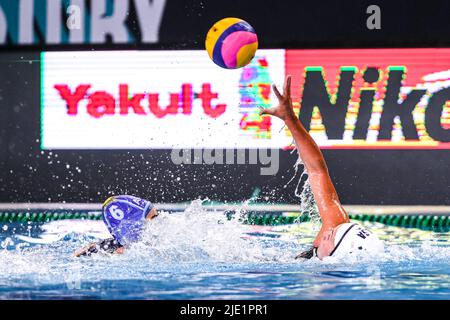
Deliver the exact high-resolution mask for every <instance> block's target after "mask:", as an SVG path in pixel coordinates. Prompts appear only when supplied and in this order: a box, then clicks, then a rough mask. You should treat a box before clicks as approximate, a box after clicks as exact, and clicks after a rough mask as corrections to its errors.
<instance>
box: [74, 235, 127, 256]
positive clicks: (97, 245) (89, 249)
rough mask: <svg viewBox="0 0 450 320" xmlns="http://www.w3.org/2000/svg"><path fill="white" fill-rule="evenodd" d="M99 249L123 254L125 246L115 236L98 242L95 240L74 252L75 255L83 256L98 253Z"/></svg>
mask: <svg viewBox="0 0 450 320" xmlns="http://www.w3.org/2000/svg"><path fill="white" fill-rule="evenodd" d="M99 251H102V252H105V253H118V254H121V253H123V251H124V247H123V246H122V245H121V244H120V243H119V242H117V241H116V240H114V238H108V239H105V240H101V241H98V242H93V243H91V244H89V245H87V246H86V247H84V248H81V249H79V250H77V251H75V253H74V254H73V255H74V256H75V257H81V256H90V255H91V254H93V253H97V252H99Z"/></svg>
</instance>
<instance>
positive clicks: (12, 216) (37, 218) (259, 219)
mask: <svg viewBox="0 0 450 320" xmlns="http://www.w3.org/2000/svg"><path fill="white" fill-rule="evenodd" d="M226 215H227V217H228V218H229V219H231V218H232V217H233V216H234V212H228V213H227V214H226ZM349 217H350V219H352V220H357V221H368V222H378V223H382V224H385V225H388V226H395V227H403V228H417V229H421V230H428V231H436V232H448V231H450V215H433V214H430V215H425V214H420V215H419V214H417V215H415V214H408V215H402V214H383V215H381V214H379V215H374V214H350V215H349ZM101 219H102V215H101V212H99V211H81V210H80V211H68V210H66V211H60V210H57V211H36V212H32V211H17V210H14V211H13V210H11V211H2V212H0V223H27V222H49V221H56V220H101ZM239 219H240V221H242V222H243V223H244V224H250V225H261V226H278V225H288V224H294V223H302V222H308V221H310V220H311V218H310V217H309V216H308V215H302V214H300V213H299V212H247V213H244V214H241V215H240V218H239Z"/></svg>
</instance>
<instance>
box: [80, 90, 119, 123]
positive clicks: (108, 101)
mask: <svg viewBox="0 0 450 320" xmlns="http://www.w3.org/2000/svg"><path fill="white" fill-rule="evenodd" d="M115 106H116V101H115V100H114V97H113V96H112V95H110V94H109V93H107V92H105V91H96V92H94V93H93V94H91V95H90V96H89V103H88V105H87V112H88V113H89V114H90V115H91V116H93V117H94V118H100V117H101V116H103V115H105V114H111V115H112V114H114V108H115Z"/></svg>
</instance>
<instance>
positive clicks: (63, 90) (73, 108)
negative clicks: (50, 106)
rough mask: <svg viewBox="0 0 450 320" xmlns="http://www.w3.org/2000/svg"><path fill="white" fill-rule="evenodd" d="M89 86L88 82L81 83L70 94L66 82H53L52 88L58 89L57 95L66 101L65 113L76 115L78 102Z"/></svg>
mask: <svg viewBox="0 0 450 320" xmlns="http://www.w3.org/2000/svg"><path fill="white" fill-rule="evenodd" d="M90 87H91V85H89V84H81V85H79V86H78V87H77V88H76V89H75V92H74V93H73V94H72V93H71V92H70V89H69V86H68V85H66V84H55V86H54V88H55V89H56V90H58V92H59V95H60V96H61V98H63V99H64V100H65V101H66V106H67V114H70V115H76V114H77V113H78V103H79V102H80V100H81V99H83V98H84V96H85V95H86V91H87V90H88V89H89V88H90Z"/></svg>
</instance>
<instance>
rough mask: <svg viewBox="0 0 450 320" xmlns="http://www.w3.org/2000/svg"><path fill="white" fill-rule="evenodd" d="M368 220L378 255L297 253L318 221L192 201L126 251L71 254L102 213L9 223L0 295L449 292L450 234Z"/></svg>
mask: <svg viewBox="0 0 450 320" xmlns="http://www.w3.org/2000/svg"><path fill="white" fill-rule="evenodd" d="M366 225H367V226H368V227H369V228H371V229H372V230H374V231H375V232H376V233H377V234H378V235H379V236H380V238H382V239H383V240H384V241H385V244H386V252H385V254H383V255H382V256H379V257H371V258H370V257H358V258H355V259H353V260H352V259H346V260H345V261H342V260H341V261H339V260H336V259H334V258H332V257H330V258H327V259H325V260H324V261H319V260H317V259H312V260H309V261H305V262H301V261H298V260H294V257H295V255H296V254H298V252H299V251H301V250H303V249H305V248H307V245H308V244H309V243H311V241H312V239H313V236H314V234H315V232H316V230H317V227H318V225H316V224H312V223H301V224H295V225H289V226H277V227H258V226H248V225H242V224H241V223H239V222H238V221H237V220H232V221H227V219H224V215H223V213H220V212H204V211H202V210H197V209H195V208H193V209H191V210H188V211H186V212H184V213H177V214H169V213H163V214H162V215H161V219H159V218H158V219H155V220H154V223H152V224H151V225H150V226H149V228H148V229H147V230H146V235H145V239H144V241H143V242H142V243H139V244H136V245H135V246H133V248H131V249H130V250H128V251H127V252H126V253H125V254H123V255H114V256H109V255H101V254H99V255H95V256H92V257H82V258H75V257H73V256H72V253H73V251H74V250H76V249H78V248H79V247H81V246H83V245H86V244H87V243H89V242H90V241H92V240H95V239H97V238H102V237H106V236H107V231H106V229H105V227H104V226H103V223H102V222H101V221H87V220H86V221H80V220H71V221H70V220H63V221H54V222H49V223H45V224H42V223H40V224H39V223H30V224H22V225H21V224H15V223H10V224H5V225H3V226H0V227H3V230H2V232H1V234H0V242H1V248H0V298H1V299H448V298H449V297H450V269H449V267H448V266H449V261H450V236H449V234H448V233H433V232H425V231H420V230H417V229H403V228H395V227H388V226H384V225H381V224H374V223H369V224H367V223H366Z"/></svg>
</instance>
